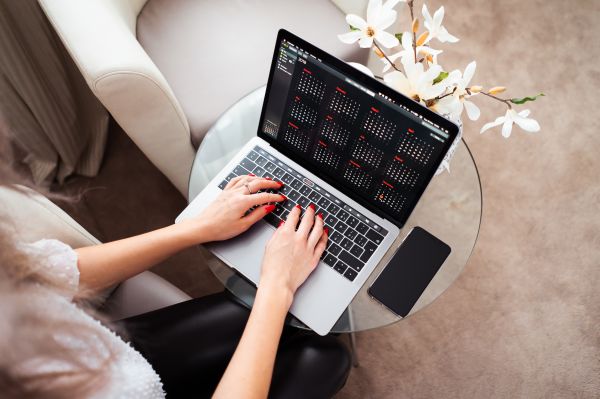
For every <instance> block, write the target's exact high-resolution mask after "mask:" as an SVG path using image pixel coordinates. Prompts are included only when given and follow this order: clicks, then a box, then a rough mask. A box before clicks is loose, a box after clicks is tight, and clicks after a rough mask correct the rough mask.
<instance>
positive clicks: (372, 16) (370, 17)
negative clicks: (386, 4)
mask: <svg viewBox="0 0 600 399" xmlns="http://www.w3.org/2000/svg"><path fill="white" fill-rule="evenodd" d="M380 14H381V0H369V5H367V22H368V23H369V24H374V23H375V20H376V19H378V18H379V15H380Z"/></svg>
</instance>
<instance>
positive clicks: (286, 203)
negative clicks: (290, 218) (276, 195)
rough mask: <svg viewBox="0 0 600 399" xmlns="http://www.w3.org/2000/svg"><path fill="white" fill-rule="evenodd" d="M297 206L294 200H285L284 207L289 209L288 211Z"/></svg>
mask: <svg viewBox="0 0 600 399" xmlns="http://www.w3.org/2000/svg"><path fill="white" fill-rule="evenodd" d="M295 206H296V205H294V202H293V201H289V200H288V201H284V202H283V207H284V208H285V209H287V210H288V211H291V210H292V209H294V207H295Z"/></svg>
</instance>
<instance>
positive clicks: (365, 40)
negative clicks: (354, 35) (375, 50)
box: [358, 36, 373, 48]
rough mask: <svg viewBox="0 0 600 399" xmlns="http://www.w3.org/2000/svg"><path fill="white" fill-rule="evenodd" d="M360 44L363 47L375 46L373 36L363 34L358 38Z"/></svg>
mask: <svg viewBox="0 0 600 399" xmlns="http://www.w3.org/2000/svg"><path fill="white" fill-rule="evenodd" d="M358 45H359V46H360V47H362V48H371V47H372V46H373V38H372V37H369V36H363V37H361V38H360V39H358Z"/></svg>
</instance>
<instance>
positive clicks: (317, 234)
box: [259, 205, 328, 306]
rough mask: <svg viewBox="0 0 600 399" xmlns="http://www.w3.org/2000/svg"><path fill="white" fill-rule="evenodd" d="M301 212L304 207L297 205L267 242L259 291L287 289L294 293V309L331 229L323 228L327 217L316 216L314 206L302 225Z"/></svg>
mask: <svg viewBox="0 0 600 399" xmlns="http://www.w3.org/2000/svg"><path fill="white" fill-rule="evenodd" d="M300 213H301V208H300V205H296V207H295V208H294V209H293V210H292V211H291V212H290V214H289V215H288V218H287V220H286V221H285V223H284V222H282V223H281V224H280V225H279V228H278V229H277V231H276V232H275V234H274V235H273V237H272V238H271V240H270V241H269V242H268V243H267V247H266V250H265V257H264V259H263V264H262V270H261V277H260V282H259V289H260V288H263V287H266V288H264V289H267V290H271V289H276V290H279V291H281V289H283V290H284V292H285V293H287V294H291V295H287V297H288V298H289V299H290V303H289V305H290V306H291V298H292V297H293V295H294V294H295V293H296V290H297V289H298V287H300V286H301V285H302V283H304V281H305V280H306V279H307V278H308V276H309V275H310V273H312V271H313V270H314V269H315V268H316V267H317V265H318V264H319V258H320V257H321V255H322V254H323V251H325V246H326V245H327V235H328V229H327V228H326V227H325V228H324V227H323V215H322V214H319V215H316V216H315V208H314V206H313V205H311V206H309V208H308V209H307V210H306V212H305V214H304V216H303V217H302V221H301V222H300V225H299V226H298V219H299V218H300ZM296 227H297V228H298V230H296Z"/></svg>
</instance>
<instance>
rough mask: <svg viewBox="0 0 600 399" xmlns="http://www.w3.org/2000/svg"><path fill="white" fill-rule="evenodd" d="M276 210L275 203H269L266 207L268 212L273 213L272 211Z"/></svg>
mask: <svg viewBox="0 0 600 399" xmlns="http://www.w3.org/2000/svg"><path fill="white" fill-rule="evenodd" d="M274 210H275V205H268V206H267V207H266V208H265V212H267V213H271V212H273V211H274Z"/></svg>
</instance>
